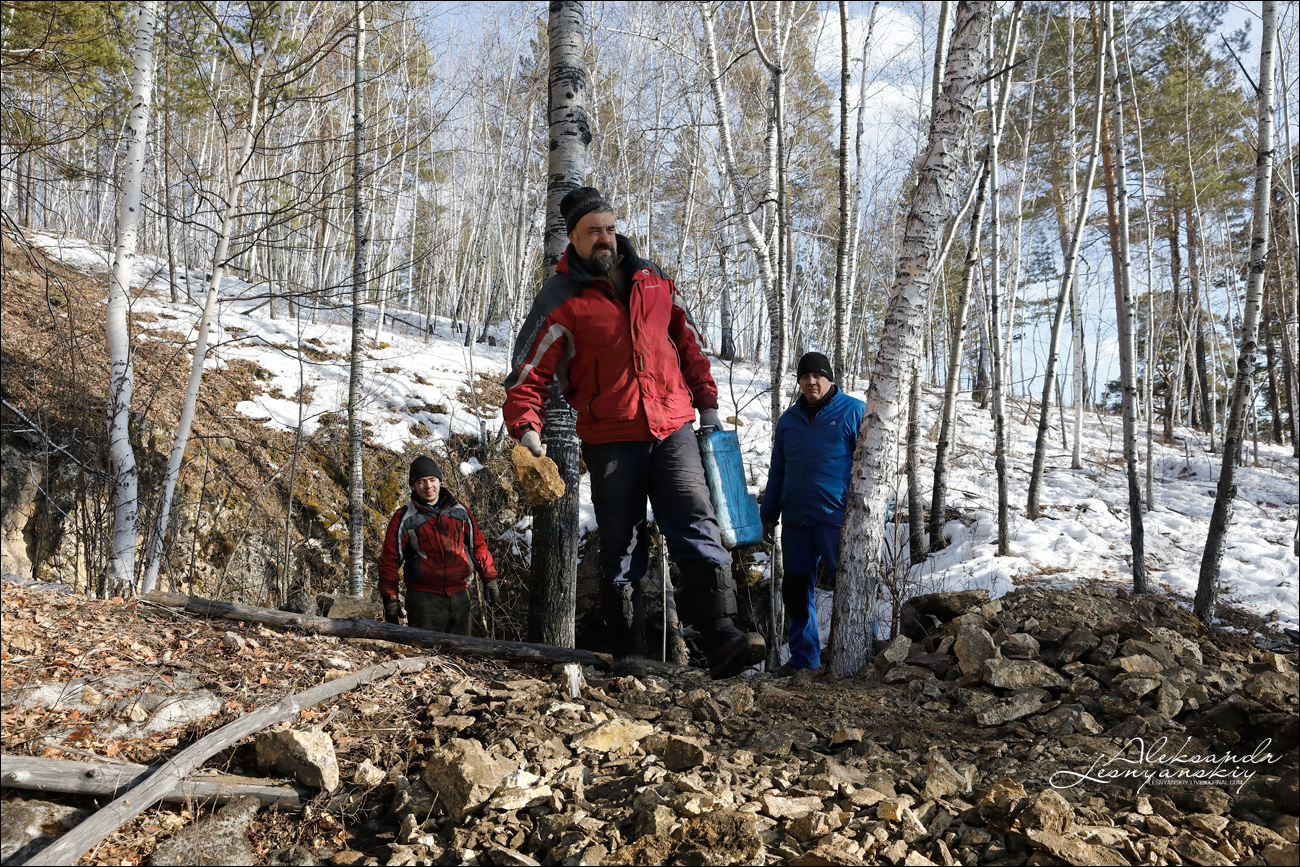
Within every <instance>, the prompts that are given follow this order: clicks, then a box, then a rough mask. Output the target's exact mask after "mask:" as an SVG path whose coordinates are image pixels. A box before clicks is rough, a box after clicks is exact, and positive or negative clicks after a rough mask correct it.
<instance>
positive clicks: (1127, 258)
mask: <svg viewBox="0 0 1300 867" xmlns="http://www.w3.org/2000/svg"><path fill="white" fill-rule="evenodd" d="M1105 15H1106V36H1105V40H1106V53H1107V56H1108V57H1109V58H1110V68H1111V69H1112V70H1114V73H1115V74H1114V76H1113V81H1112V99H1113V101H1114V105H1113V109H1114V112H1115V114H1114V126H1115V194H1116V196H1117V197H1118V200H1119V201H1118V205H1119V209H1118V216H1119V226H1118V234H1119V257H1120V262H1119V265H1120V268H1119V272H1120V273H1119V277H1120V279H1119V280H1117V281H1116V283H1115V313H1116V316H1115V318H1116V321H1117V325H1118V331H1119V366H1120V381H1121V384H1122V387H1123V391H1124V397H1123V416H1124V469H1125V475H1126V476H1127V477H1128V506H1129V542H1130V546H1131V550H1132V556H1133V592H1135V593H1146V592H1147V571H1146V544H1145V539H1144V538H1143V528H1142V489H1141V484H1140V482H1139V471H1138V459H1137V399H1138V395H1137V372H1136V370H1135V369H1134V368H1135V363H1136V357H1137V350H1136V347H1135V341H1134V329H1135V327H1136V320H1137V305H1136V304H1135V303H1134V301H1133V286H1132V276H1131V275H1132V254H1131V252H1130V250H1129V237H1128V236H1129V220H1128V186H1127V181H1126V179H1125V172H1124V168H1125V166H1124V163H1125V160H1126V159H1127V157H1126V155H1125V151H1124V104H1123V95H1124V91H1123V83H1122V81H1121V80H1120V74H1119V62H1118V59H1117V58H1118V55H1117V54H1116V52H1115V10H1114V8H1113V7H1112V6H1110V5H1107V6H1106V7H1105Z"/></svg>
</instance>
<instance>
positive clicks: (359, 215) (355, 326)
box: [348, 0, 382, 596]
mask: <svg viewBox="0 0 1300 867" xmlns="http://www.w3.org/2000/svg"><path fill="white" fill-rule="evenodd" d="M353 7H354V10H355V12H354V14H355V15H356V21H357V32H356V44H355V48H356V50H355V51H354V52H353V54H352V234H353V238H354V242H353V243H354V247H353V250H352V347H351V351H350V353H349V358H348V593H349V594H351V595H352V596H360V595H361V594H362V593H364V592H365V589H366V536H365V518H366V513H365V505H364V502H363V497H362V494H363V492H364V486H365V468H364V463H363V460H362V459H363V453H362V436H363V428H362V424H361V399H362V397H361V392H362V388H363V384H364V382H365V375H366V368H365V340H366V338H365V333H364V331H363V330H362V327H361V313H362V307H361V305H362V304H363V303H365V300H366V270H367V268H366V266H367V262H366V254H367V252H369V251H368V247H369V239H368V238H367V236H366V198H365V183H366V166H365V153H366V115H365V95H364V94H363V93H362V80H363V71H364V69H365V65H366V10H365V6H364V4H363V3H362V0H353ZM381 315H382V313H381Z"/></svg>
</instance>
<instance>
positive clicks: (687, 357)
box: [504, 235, 718, 443]
mask: <svg viewBox="0 0 1300 867" xmlns="http://www.w3.org/2000/svg"><path fill="white" fill-rule="evenodd" d="M617 243H618V252H619V255H621V256H622V263H621V266H620V267H622V268H626V269H628V270H630V272H631V273H632V275H633V276H632V288H631V291H630V293H629V295H628V304H627V306H624V305H623V302H621V301H620V300H618V298H617V297H615V295H614V292H613V289H614V287H613V284H612V283H610V281H609V280H608V279H607V278H604V277H595V276H593V275H592V274H590V273H588V272H587V271H586V270H585V269H583V267H582V264H581V263H580V261H579V259H578V255H577V253H576V252H575V251H574V249H573V245H569V248H568V249H567V250H565V252H564V255H563V256H562V257H561V258H560V263H559V265H558V266H557V267H556V269H555V276H554V277H552V278H551V279H549V280H547V281H546V283H544V284H543V285H542V290H541V292H539V293H537V298H536V299H534V301H533V307H532V310H530V311H529V313H528V318H527V319H525V320H524V324H523V327H522V328H520V330H519V338H518V340H516V341H515V348H514V362H513V366H514V370H513V372H512V373H511V374H510V377H509V378H508V379H507V380H506V404H505V410H504V412H505V420H506V426H507V428H508V430H509V432H510V435H511V436H513V437H515V438H516V439H518V438H520V437H522V436H523V435H524V432H525V431H528V430H536V431H540V430H541V429H542V416H543V414H544V412H545V403H546V400H547V398H548V397H549V396H550V392H549V386H550V383H551V380H552V379H553V378H556V377H558V379H559V383H560V388H561V390H562V392H563V394H564V397H565V399H566V400H567V401H568V402H569V404H570V405H571V406H572V407H573V408H574V409H576V410H577V411H578V437H579V439H581V440H582V441H583V442H585V443H609V442H623V441H645V440H651V439H654V440H661V439H664V438H665V437H667V436H669V435H670V434H672V433H673V432H675V431H676V430H677V429H678V428H680V427H681V426H682V425H683V424H687V423H689V422H692V421H694V420H695V410H696V409H697V408H698V409H713V408H715V407H716V406H717V405H718V387H717V385H715V384H714V382H713V374H712V373H711V372H710V368H709V360H708V359H707V358H706V357H705V356H704V341H703V340H702V339H701V337H700V334H699V332H698V331H697V330H696V328H695V323H694V321H692V319H691V317H690V314H688V313H687V312H686V305H685V303H684V302H683V300H682V297H681V296H680V295H678V294H677V291H676V287H675V286H674V285H673V281H671V280H669V279H668V278H667V277H665V276H663V274H661V273H660V272H659V269H658V268H656V267H655V265H654V264H653V263H652V262H649V261H646V260H645V259H642V258H640V257H639V256H637V254H636V251H635V250H633V249H632V243H631V242H630V241H629V240H628V239H627V238H625V237H623V236H622V235H619V236H618V242H617Z"/></svg>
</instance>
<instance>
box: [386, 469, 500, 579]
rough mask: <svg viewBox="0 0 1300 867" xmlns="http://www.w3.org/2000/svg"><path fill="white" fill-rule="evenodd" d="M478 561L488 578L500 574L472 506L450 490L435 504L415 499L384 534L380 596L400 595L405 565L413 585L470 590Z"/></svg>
mask: <svg viewBox="0 0 1300 867" xmlns="http://www.w3.org/2000/svg"><path fill="white" fill-rule="evenodd" d="M471 558H472V559H471ZM475 565H477V566H478V571H479V574H480V575H482V576H483V577H484V578H495V577H497V570H496V567H495V566H494V565H493V564H492V555H491V554H490V553H488V549H487V543H486V542H484V541H483V534H482V533H480V532H479V531H478V525H477V524H475V523H474V517H473V516H472V515H471V514H470V513H469V509H467V508H465V506H464V505H463V504H461V503H460V502H459V501H458V500H457V499H456V498H455V497H453V496H452V495H451V492H450V491H447V490H444V491H443V492H442V493H441V494H439V495H438V502H437V503H435V504H433V505H432V506H426V505H424V504H423V503H420V502H417V501H416V500H415V499H411V500H410V501H409V502H408V503H407V504H406V505H405V506H403V507H402V508H400V509H398V510H397V511H396V512H394V513H393V517H392V519H391V520H390V521H389V522H388V530H387V532H385V533H384V550H383V551H382V552H380V555H379V595H380V596H381V597H383V598H384V599H386V600H387V599H394V600H395V599H397V569H398V567H399V566H400V567H402V572H403V577H405V579H406V588H407V589H408V590H423V591H424V592H425V593H439V594H441V595H443V596H451V595H453V594H455V593H459V592H460V591H462V590H464V589H465V587H466V586H467V585H468V583H469V576H470V573H471V572H473V571H474V566H475Z"/></svg>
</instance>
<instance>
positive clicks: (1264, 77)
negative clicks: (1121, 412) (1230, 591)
mask: <svg viewBox="0 0 1300 867" xmlns="http://www.w3.org/2000/svg"><path fill="white" fill-rule="evenodd" d="M1276 43H1277V4H1276V3H1275V2H1273V0H1265V2H1264V6H1263V28H1262V31H1261V33H1260V49H1259V94H1258V97H1259V115H1258V117H1259V133H1258V145H1257V151H1256V157H1255V203H1254V204H1255V208H1254V216H1253V217H1252V220H1251V238H1250V274H1249V276H1248V277H1247V283H1246V303H1245V308H1244V309H1243V311H1242V318H1241V352H1240V353H1239V354H1238V356H1237V373H1236V376H1234V377H1233V380H1232V403H1231V404H1230V405H1229V409H1228V427H1227V430H1226V431H1225V433H1224V440H1223V465H1222V467H1221V469H1220V470H1219V483H1218V487H1217V488H1216V490H1215V496H1214V511H1213V512H1212V513H1211V515H1210V529H1209V532H1208V533H1207V535H1206V537H1205V551H1204V553H1203V554H1202V555H1201V571H1200V577H1199V580H1198V581H1197V585H1196V601H1195V603H1194V606H1193V608H1192V611H1193V613H1195V614H1196V616H1197V617H1199V618H1200V619H1201V621H1202V622H1204V623H1210V622H1211V621H1212V620H1213V619H1214V609H1215V606H1216V605H1217V603H1218V596H1219V566H1220V564H1221V563H1222V562H1223V549H1224V546H1225V543H1226V541H1227V538H1226V537H1227V535H1228V527H1229V525H1230V524H1231V523H1232V512H1233V502H1234V500H1236V497H1237V481H1236V474H1237V452H1238V450H1239V449H1240V446H1241V439H1242V434H1243V431H1244V430H1245V415H1246V411H1247V409H1246V397H1247V394H1248V393H1249V392H1250V387H1251V383H1252V382H1253V381H1254V374H1255V366H1256V356H1257V354H1258V351H1259V345H1258V341H1259V308H1260V300H1261V298H1262V297H1263V295H1264V268H1265V266H1266V265H1267V264H1268V230H1269V210H1270V208H1269V206H1270V204H1271V203H1272V198H1273V196H1272V190H1273V155H1274V149H1273V148H1274V146H1273V63H1274V59H1273V55H1274V49H1275V47H1276Z"/></svg>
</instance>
